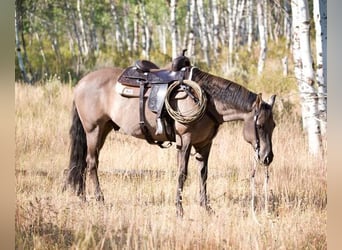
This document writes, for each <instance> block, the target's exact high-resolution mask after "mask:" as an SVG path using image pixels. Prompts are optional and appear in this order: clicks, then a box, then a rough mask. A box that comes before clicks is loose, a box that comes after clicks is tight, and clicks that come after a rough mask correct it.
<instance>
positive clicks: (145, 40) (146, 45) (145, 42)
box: [140, 3, 151, 60]
mask: <svg viewBox="0 0 342 250" xmlns="http://www.w3.org/2000/svg"><path fill="white" fill-rule="evenodd" d="M140 12H141V18H142V21H143V27H144V28H143V33H142V39H141V40H142V41H141V43H142V56H143V57H144V58H146V59H148V60H149V59H150V47H151V46H150V41H151V38H150V30H149V29H148V23H147V16H146V11H145V4H144V3H140Z"/></svg>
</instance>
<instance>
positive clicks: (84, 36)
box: [77, 0, 89, 56]
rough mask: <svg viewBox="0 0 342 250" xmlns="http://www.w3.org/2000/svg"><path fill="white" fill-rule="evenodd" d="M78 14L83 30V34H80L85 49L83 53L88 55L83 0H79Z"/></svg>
mask: <svg viewBox="0 0 342 250" xmlns="http://www.w3.org/2000/svg"><path fill="white" fill-rule="evenodd" d="M77 14H78V21H79V26H80V30H81V36H80V42H81V46H82V50H83V55H85V56H87V55H88V52H89V50H88V43H87V39H86V38H87V37H86V33H85V26H84V22H83V16H82V11H81V0H77Z"/></svg>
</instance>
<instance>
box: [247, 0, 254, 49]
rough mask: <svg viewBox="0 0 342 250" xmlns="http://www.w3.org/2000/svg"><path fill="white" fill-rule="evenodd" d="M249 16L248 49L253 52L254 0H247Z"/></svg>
mask: <svg viewBox="0 0 342 250" xmlns="http://www.w3.org/2000/svg"><path fill="white" fill-rule="evenodd" d="M247 18H248V19H247V29H248V37H247V49H248V51H249V52H251V51H252V43H253V0H247Z"/></svg>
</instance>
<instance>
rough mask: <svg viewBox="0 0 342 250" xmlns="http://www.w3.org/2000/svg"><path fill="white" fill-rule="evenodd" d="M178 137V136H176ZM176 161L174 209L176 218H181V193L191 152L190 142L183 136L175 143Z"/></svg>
mask: <svg viewBox="0 0 342 250" xmlns="http://www.w3.org/2000/svg"><path fill="white" fill-rule="evenodd" d="M178 137H180V136H178ZM177 150H178V151H177V160H178V168H179V173H178V186H177V195H176V208H177V216H179V217H183V215H184V210H183V206H182V192H183V187H184V183H185V180H186V178H187V176H188V162H189V156H190V151H191V142H190V138H188V137H186V136H183V137H181V138H180V140H179V142H178V143H177Z"/></svg>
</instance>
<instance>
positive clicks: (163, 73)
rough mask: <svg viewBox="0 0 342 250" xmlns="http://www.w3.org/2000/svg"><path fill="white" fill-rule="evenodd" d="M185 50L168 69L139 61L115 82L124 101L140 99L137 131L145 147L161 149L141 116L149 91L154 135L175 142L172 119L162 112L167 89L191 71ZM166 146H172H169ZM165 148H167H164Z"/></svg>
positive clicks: (160, 144) (161, 145)
mask: <svg viewBox="0 0 342 250" xmlns="http://www.w3.org/2000/svg"><path fill="white" fill-rule="evenodd" d="M185 51H186V50H183V53H182V55H181V56H179V57H177V58H175V59H174V60H173V61H172V65H171V69H160V68H159V67H158V66H157V65H155V64H154V63H153V62H151V61H147V60H138V61H136V63H135V65H134V66H131V67H128V68H126V69H125V70H124V71H123V73H122V74H121V76H120V77H119V79H118V82H117V84H116V85H117V86H116V90H117V91H118V92H119V93H120V94H121V95H123V96H126V97H139V116H140V128H141V131H142V132H143V134H144V135H145V138H146V140H147V142H148V143H150V144H157V145H159V146H160V147H162V148H164V147H165V146H163V142H160V141H154V140H153V138H152V136H151V134H150V131H149V130H148V128H147V126H146V124H145V115H144V113H145V112H144V96H145V94H146V90H147V89H149V88H151V91H150V94H149V96H148V108H149V109H150V110H151V111H152V112H154V113H156V115H157V120H156V123H157V129H156V135H158V134H163V133H164V132H165V135H166V136H167V138H168V140H169V141H170V142H171V141H174V136H175V135H174V132H173V130H172V129H170V127H171V125H172V122H173V120H172V118H171V117H170V116H169V115H168V114H167V112H166V111H165V108H164V101H165V97H166V94H167V90H168V87H169V85H170V84H171V83H173V82H175V81H181V82H182V81H183V80H184V78H185V77H186V76H187V75H188V74H189V71H190V67H191V64H190V60H189V58H187V57H186V56H184V53H185ZM168 146H171V143H169V145H168ZM166 147H167V146H166Z"/></svg>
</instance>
